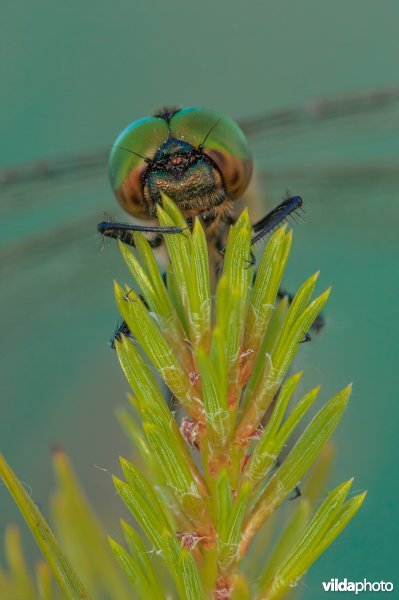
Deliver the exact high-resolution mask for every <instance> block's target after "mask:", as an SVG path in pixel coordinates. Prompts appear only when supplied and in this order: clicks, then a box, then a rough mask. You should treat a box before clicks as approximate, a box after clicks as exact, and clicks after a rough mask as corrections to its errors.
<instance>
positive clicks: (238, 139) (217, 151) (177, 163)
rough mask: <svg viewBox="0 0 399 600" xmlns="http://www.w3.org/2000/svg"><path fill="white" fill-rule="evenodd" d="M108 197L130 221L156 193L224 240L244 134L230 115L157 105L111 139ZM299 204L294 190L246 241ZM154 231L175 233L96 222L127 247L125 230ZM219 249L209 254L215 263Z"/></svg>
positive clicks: (248, 168)
mask: <svg viewBox="0 0 399 600" xmlns="http://www.w3.org/2000/svg"><path fill="white" fill-rule="evenodd" d="M109 175H110V180H111V185H112V188H113V190H114V193H115V196H116V198H117V200H118V202H119V203H120V205H121V206H122V207H123V208H124V209H125V211H126V212H127V213H129V214H130V215H131V216H133V217H135V218H137V219H153V218H154V217H156V206H157V204H159V203H160V202H161V198H162V193H164V194H166V195H167V196H169V197H170V198H171V199H172V200H173V201H174V202H175V203H176V204H177V206H178V207H179V208H180V210H181V211H182V212H183V213H184V215H185V217H186V218H187V219H188V222H189V223H191V222H192V218H193V217H195V216H199V217H200V218H201V220H202V221H203V223H204V225H205V226H206V227H207V229H208V232H209V239H212V245H213V246H214V247H215V248H216V249H217V250H221V249H223V246H224V234H225V231H226V225H229V224H231V223H233V222H234V220H235V218H234V216H233V214H232V211H231V206H232V202H233V201H234V200H237V199H238V198H240V197H241V196H242V194H243V193H244V192H245V190H246V188H247V187H248V184H249V181H250V179H251V175H252V157H251V152H250V150H249V146H248V143H247V140H246V138H245V136H244V133H243V132H242V130H241V129H240V127H239V126H238V125H236V123H234V121H232V120H231V119H229V118H228V117H225V116H224V115H222V114H220V113H218V112H216V111H214V110H210V109H204V108H196V107H192V108H186V109H183V110H178V109H165V110H163V111H161V112H160V113H158V114H156V115H154V116H153V117H146V118H144V119H140V120H138V121H135V122H134V123H132V124H131V125H129V127H127V128H126V129H125V130H124V131H123V132H122V133H121V134H120V136H119V137H118V138H117V140H116V142H115V144H114V146H113V148H112V151H111V156H110V160H109ZM301 204H302V200H301V198H300V197H299V196H294V197H292V198H287V199H286V200H285V201H284V202H283V203H281V204H280V205H279V206H278V207H277V209H274V210H273V211H272V212H271V213H269V214H268V215H267V216H266V217H265V218H263V219H262V220H261V221H259V222H258V223H256V224H255V225H254V226H253V228H254V237H253V242H254V243H255V242H256V241H257V240H258V239H261V238H262V237H263V236H264V235H266V234H267V233H268V232H269V231H270V230H271V229H273V228H274V227H276V226H277V225H279V223H280V222H281V221H283V220H284V219H285V218H286V217H287V216H288V215H289V214H290V213H292V212H293V211H295V210H297V209H298V208H299V207H300V206H301ZM137 230H138V231H143V232H147V233H154V234H156V235H155V237H154V238H153V239H152V240H149V241H150V244H151V245H152V246H153V247H155V246H158V245H159V244H160V243H161V242H162V235H163V234H168V233H181V230H180V229H178V228H176V227H169V228H168V227H159V226H144V225H132V224H128V223H113V222H102V223H99V225H98V231H99V232H100V233H101V234H103V235H105V236H107V237H111V238H115V239H119V240H121V241H123V242H125V243H126V244H130V245H134V241H133V236H132V235H131V232H132V231H137ZM220 260H221V255H220V254H219V255H218V254H217V253H216V254H214V262H215V264H217V263H218V262H220Z"/></svg>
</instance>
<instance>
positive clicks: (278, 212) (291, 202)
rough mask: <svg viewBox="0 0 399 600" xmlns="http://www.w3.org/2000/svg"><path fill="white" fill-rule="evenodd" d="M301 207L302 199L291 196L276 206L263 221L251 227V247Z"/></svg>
mask: <svg viewBox="0 0 399 600" xmlns="http://www.w3.org/2000/svg"><path fill="white" fill-rule="evenodd" d="M301 206H302V198H301V197H300V196H291V197H290V198H286V199H285V200H283V202H281V204H279V205H278V206H276V208H274V209H273V210H272V211H270V212H269V213H268V214H267V215H266V216H265V217H263V219H261V220H260V221H258V222H257V223H255V225H253V226H252V229H253V231H254V235H253V236H252V239H251V244H252V245H253V244H256V242H259V240H261V239H262V238H264V237H265V236H266V235H267V234H268V233H270V232H271V231H273V230H274V229H276V227H278V226H279V225H281V224H282V223H284V221H285V220H286V219H287V217H289V215H291V214H292V213H294V212H295V211H296V210H298V209H299V208H301Z"/></svg>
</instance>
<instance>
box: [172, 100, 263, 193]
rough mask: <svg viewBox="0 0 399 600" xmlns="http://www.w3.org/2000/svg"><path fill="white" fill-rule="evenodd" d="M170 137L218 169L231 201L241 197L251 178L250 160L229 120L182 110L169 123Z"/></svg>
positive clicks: (243, 140)
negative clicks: (198, 152) (196, 150)
mask: <svg viewBox="0 0 399 600" xmlns="http://www.w3.org/2000/svg"><path fill="white" fill-rule="evenodd" d="M170 128H171V133H172V135H173V137H175V138H177V139H179V140H184V141H186V142H189V143H190V144H191V145H193V146H195V147H198V146H200V145H202V147H203V150H204V153H205V154H206V155H207V156H209V157H210V158H211V159H212V160H213V161H214V162H215V163H216V165H217V167H218V168H219V171H220V172H221V174H222V177H223V179H224V183H225V186H226V192H227V195H228V197H229V198H230V199H231V200H234V199H235V198H238V197H239V196H241V195H242V193H243V192H244V191H245V189H246V188H247V186H248V183H249V181H250V179H251V175H252V156H251V152H250V149H249V146H248V142H247V140H246V137H245V135H244V134H243V132H242V131H241V129H240V128H239V127H238V125H237V124H236V123H235V122H234V121H233V120H232V119H229V118H228V117H226V116H225V115H222V114H221V113H219V112H217V111H215V110H211V109H208V108H197V107H192V108H185V109H183V110H180V111H179V112H177V113H176V114H175V115H174V116H173V117H172V119H171V122H170Z"/></svg>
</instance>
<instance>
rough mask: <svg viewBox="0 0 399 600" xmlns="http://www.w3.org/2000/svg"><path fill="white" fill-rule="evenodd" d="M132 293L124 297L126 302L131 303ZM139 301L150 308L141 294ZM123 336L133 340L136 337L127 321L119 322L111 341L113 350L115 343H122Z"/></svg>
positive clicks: (110, 344)
mask: <svg viewBox="0 0 399 600" xmlns="http://www.w3.org/2000/svg"><path fill="white" fill-rule="evenodd" d="M132 291H133V290H132V289H130V290H129V291H128V292H127V293H126V294H125V296H124V300H126V301H127V302H128V301H129V294H130V292H132ZM139 299H140V301H141V302H142V303H143V304H144V306H145V307H146V308H148V304H147V302H146V301H145V299H144V297H143V296H142V295H141V294H139ZM122 335H124V336H125V337H127V338H129V339H131V340H134V336H133V334H132V332H131V331H130V328H129V325H128V324H127V323H126V321H125V320H124V319H121V320H119V321H118V323H117V325H116V327H115V331H114V333H113V335H112V338H111V339H110V340H109V346H110V348H111V349H112V350H115V342H116V341H118V342H121V341H122Z"/></svg>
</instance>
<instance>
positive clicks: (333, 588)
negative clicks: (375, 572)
mask: <svg viewBox="0 0 399 600" xmlns="http://www.w3.org/2000/svg"><path fill="white" fill-rule="evenodd" d="M322 584H323V588H324V591H325V592H355V594H360V593H361V592H392V590H393V583H392V582H391V581H367V579H363V581H349V580H348V579H347V578H346V577H345V579H342V581H340V580H339V579H334V578H333V579H330V581H322Z"/></svg>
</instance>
